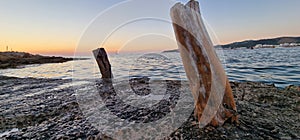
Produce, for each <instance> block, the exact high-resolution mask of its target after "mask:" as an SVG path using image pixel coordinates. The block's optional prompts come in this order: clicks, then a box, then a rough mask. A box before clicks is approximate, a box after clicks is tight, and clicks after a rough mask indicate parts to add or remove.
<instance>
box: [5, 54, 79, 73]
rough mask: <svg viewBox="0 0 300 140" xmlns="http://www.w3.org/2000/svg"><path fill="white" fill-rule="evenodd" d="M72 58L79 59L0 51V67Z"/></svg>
mask: <svg viewBox="0 0 300 140" xmlns="http://www.w3.org/2000/svg"><path fill="white" fill-rule="evenodd" d="M72 60H81V59H74V58H64V57H55V56H41V55H33V54H30V53H26V52H0V69H6V68H17V67H18V66H22V65H31V64H45V63H63V62H67V61H72Z"/></svg>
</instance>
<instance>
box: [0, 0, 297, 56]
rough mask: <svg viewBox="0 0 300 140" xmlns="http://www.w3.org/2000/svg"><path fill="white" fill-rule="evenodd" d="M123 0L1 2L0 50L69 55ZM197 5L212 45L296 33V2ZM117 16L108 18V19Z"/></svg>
mask: <svg viewBox="0 0 300 140" xmlns="http://www.w3.org/2000/svg"><path fill="white" fill-rule="evenodd" d="M123 1H124V0H0V19H1V22H0V31H1V32H0V51H3V50H4V48H5V47H4V46H6V45H9V46H12V47H13V48H14V49H15V50H20V51H30V52H34V53H44V54H72V53H73V52H72V51H74V48H75V47H76V46H77V44H78V42H79V41H80V38H81V35H82V34H83V33H84V31H85V29H86V28H87V27H88V25H89V24H90V23H91V21H92V20H93V19H94V18H95V17H96V16H97V15H99V13H101V12H103V11H104V10H105V9H108V8H110V7H111V6H113V5H115V4H117V3H119V2H123ZM149 1H150V0H149ZM161 1H163V0H161ZM178 2H187V0H180V1H178ZM200 5H201V12H202V15H203V17H204V18H205V20H206V22H207V23H208V24H209V25H210V27H211V29H212V30H213V31H214V33H215V34H216V36H217V37H218V39H219V40H218V41H215V44H219V43H220V44H225V43H229V42H234V41H240V40H246V39H259V38H269V37H277V36H300V29H299V25H300V18H299V13H300V8H299V6H300V0H200ZM140 6H141V9H139V10H141V11H142V10H143V6H142V5H140ZM135 8H136V7H135ZM169 8H170V6H169V7H168V6H166V5H164V6H161V5H160V4H159V3H158V4H157V8H154V9H153V13H160V14H161V15H164V16H168V15H169ZM133 9H134V8H133ZM131 12H132V11H131ZM136 12H139V11H136ZM123 14H124V15H126V14H131V13H130V12H129V13H127V12H126V11H124V12H123ZM116 18H119V17H111V21H112V22H113V21H114V19H116ZM141 28H144V29H145V30H147V29H148V28H149V27H147V26H145V27H139V28H138V29H141ZM170 29H171V25H170Z"/></svg>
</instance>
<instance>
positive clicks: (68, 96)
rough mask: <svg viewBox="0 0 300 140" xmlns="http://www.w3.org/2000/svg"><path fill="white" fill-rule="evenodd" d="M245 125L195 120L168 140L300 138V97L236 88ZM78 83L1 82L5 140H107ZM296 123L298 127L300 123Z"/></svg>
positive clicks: (0, 133)
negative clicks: (84, 107)
mask: <svg viewBox="0 0 300 140" xmlns="http://www.w3.org/2000/svg"><path fill="white" fill-rule="evenodd" d="M230 83H231V87H232V89H233V93H234V98H235V100H236V103H237V107H238V114H239V118H240V120H239V121H240V123H239V124H228V123H225V125H224V126H221V127H218V128H214V127H210V126H207V127H205V128H203V129H199V128H198V127H197V125H195V123H196V122H195V119H194V118H193V117H190V119H188V120H187V122H186V123H184V124H183V125H182V127H180V128H179V129H178V130H176V131H175V132H174V133H172V134H170V136H169V137H167V138H166V139H172V138H184V139H199V138H200V139H270V138H271V139H297V138H300V136H299V134H298V132H299V131H300V123H299V122H300V119H299V118H300V117H299V113H300V92H299V91H297V90H294V89H291V88H285V89H279V88H276V87H274V86H272V85H267V84H262V83H256V82H245V83H239V82H230ZM71 84H72V80H62V79H35V78H15V77H5V76H0V88H1V93H0V112H1V113H0V139H72V138H81V139H97V138H104V137H106V136H105V135H103V134H102V132H100V131H99V130H97V129H96V128H95V127H94V126H93V125H92V124H91V123H90V122H89V121H88V120H87V119H86V118H85V117H84V114H82V112H81V110H80V109H79V104H78V102H77V100H76V96H75V90H77V89H81V88H85V87H88V86H91V85H89V84H81V85H76V86H75V87H72V85H71ZM295 122H296V123H295Z"/></svg>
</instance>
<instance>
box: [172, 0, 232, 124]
mask: <svg viewBox="0 0 300 140" xmlns="http://www.w3.org/2000/svg"><path fill="white" fill-rule="evenodd" d="M171 18H172V21H173V27H174V31H175V34H176V39H177V42H178V46H179V50H180V54H181V57H182V60H183V64H184V67H185V71H186V74H187V77H188V79H189V82H190V88H191V91H192V93H193V96H194V100H195V116H196V118H198V121H199V123H200V127H204V126H206V125H207V124H211V125H213V126H218V125H222V124H223V123H224V122H225V121H226V120H228V119H230V120H231V121H232V122H237V113H236V105H235V102H234V98H233V94H232V90H231V87H230V84H229V81H228V78H227V76H226V74H225V71H224V68H223V66H222V64H221V62H220V60H219V58H218V57H217V54H216V52H215V49H214V46H213V44H212V41H211V39H210V37H209V35H208V32H207V30H206V28H205V25H204V23H203V20H202V18H201V15H200V8H199V3H198V2H197V1H194V0H191V1H190V2H188V3H187V4H186V5H183V4H180V3H177V4H176V5H174V6H173V7H172V9H171Z"/></svg>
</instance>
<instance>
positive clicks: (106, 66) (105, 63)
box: [93, 48, 113, 79]
mask: <svg viewBox="0 0 300 140" xmlns="http://www.w3.org/2000/svg"><path fill="white" fill-rule="evenodd" d="M93 54H94V57H95V59H96V61H97V64H98V67H99V69H100V72H101V75H102V79H111V78H113V74H112V71H111V65H110V62H109V59H108V57H107V53H106V51H105V49H104V48H98V49H96V50H93Z"/></svg>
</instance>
